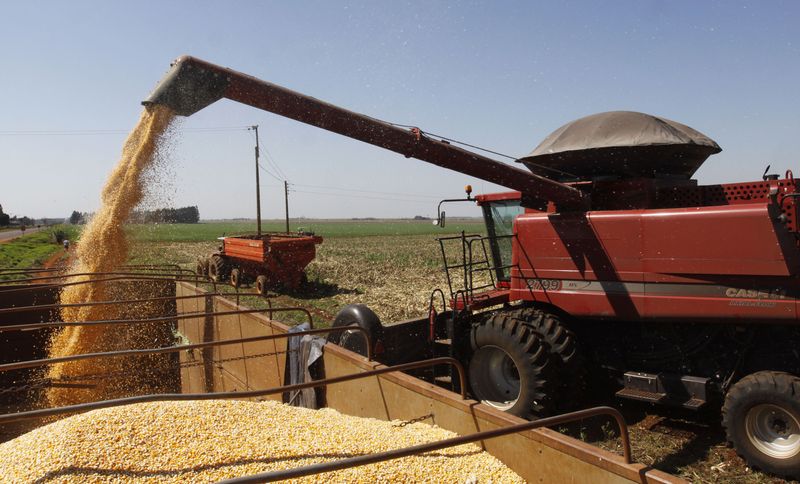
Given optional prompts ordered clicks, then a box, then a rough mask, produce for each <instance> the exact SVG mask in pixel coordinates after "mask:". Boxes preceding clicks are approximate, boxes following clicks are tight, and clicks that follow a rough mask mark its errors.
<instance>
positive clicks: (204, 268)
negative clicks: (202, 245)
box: [195, 257, 208, 277]
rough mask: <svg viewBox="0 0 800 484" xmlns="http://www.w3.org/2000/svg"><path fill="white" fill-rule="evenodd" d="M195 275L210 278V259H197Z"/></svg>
mask: <svg viewBox="0 0 800 484" xmlns="http://www.w3.org/2000/svg"><path fill="white" fill-rule="evenodd" d="M195 273H197V275H198V276H199V277H208V259H206V258H205V257H198V258H197V265H196V266H195Z"/></svg>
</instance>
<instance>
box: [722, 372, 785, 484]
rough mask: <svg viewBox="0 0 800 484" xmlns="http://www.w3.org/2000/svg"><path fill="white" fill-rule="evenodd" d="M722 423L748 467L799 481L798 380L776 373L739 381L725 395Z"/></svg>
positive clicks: (757, 374)
mask: <svg viewBox="0 0 800 484" xmlns="http://www.w3.org/2000/svg"><path fill="white" fill-rule="evenodd" d="M722 424H723V426H724V427H725V432H726V434H727V437H728V441H730V442H731V443H732V444H733V447H734V448H735V449H736V452H738V453H739V455H741V456H742V457H743V458H744V460H745V461H746V462H747V464H748V465H750V466H751V467H754V468H758V469H761V470H763V471H766V472H769V473H772V474H776V475H778V476H781V477H785V478H794V479H797V478H800V378H798V377H796V376H794V375H791V374H789V373H783V372H776V371H760V372H758V373H753V374H752V375H748V376H746V377H744V378H742V379H741V380H739V381H738V382H737V383H736V384H735V385H733V387H731V389H730V391H729V392H728V394H727V395H726V396H725V405H724V407H723V409H722Z"/></svg>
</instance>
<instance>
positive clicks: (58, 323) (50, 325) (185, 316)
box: [0, 307, 314, 333]
mask: <svg viewBox="0 0 800 484" xmlns="http://www.w3.org/2000/svg"><path fill="white" fill-rule="evenodd" d="M289 311H300V312H302V313H305V315H306V317H307V318H308V324H309V326H311V327H312V328H313V326H314V322H313V319H312V317H311V312H310V311H309V310H308V309H306V308H301V307H285V308H264V309H237V310H235V311H216V312H202V313H186V314H179V315H175V316H159V317H156V318H141V319H104V320H97V321H75V322H72V321H54V322H49V323H29V324H17V325H6V326H0V333H4V332H9V331H29V330H32V329H46V328H61V327H66V326H98V325H116V324H136V323H164V322H171V321H177V320H182V319H193V318H200V317H204V316H232V315H236V314H253V313H263V312H269V313H270V314H271V313H273V312H289Z"/></svg>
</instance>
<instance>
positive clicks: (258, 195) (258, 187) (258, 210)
mask: <svg viewBox="0 0 800 484" xmlns="http://www.w3.org/2000/svg"><path fill="white" fill-rule="evenodd" d="M250 129H252V130H253V131H255V132H256V226H257V229H256V233H257V234H258V236H259V237H261V181H260V179H259V176H258V175H259V173H258V168H259V167H258V155H259V149H258V125H257V124H256V125H253V126H250ZM287 204H288V202H287ZM287 220H288V219H287ZM287 224H288V221H287ZM287 226H288V225H287Z"/></svg>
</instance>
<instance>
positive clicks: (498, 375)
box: [468, 312, 555, 419]
mask: <svg viewBox="0 0 800 484" xmlns="http://www.w3.org/2000/svg"><path fill="white" fill-rule="evenodd" d="M471 343H472V350H473V353H472V357H471V358H470V362H469V370H468V373H469V383H470V388H471V389H472V393H473V394H474V396H475V398H477V399H478V400H481V401H482V402H483V403H486V404H487V405H490V406H492V407H495V408H497V409H499V410H503V411H506V412H508V413H511V414H514V415H517V416H519V417H522V418H527V419H531V418H535V417H541V416H544V415H547V414H549V413H550V412H552V410H553V397H554V388H553V387H554V384H555V380H554V379H553V378H552V371H553V364H552V363H551V357H550V351H549V347H548V345H547V343H546V342H545V341H544V340H543V338H541V337H540V336H539V335H538V334H537V332H536V331H535V330H534V328H533V327H531V326H530V325H528V324H527V323H526V322H525V321H523V320H521V319H519V318H517V317H514V315H512V314H509V313H502V312H501V313H497V314H494V315H493V316H491V317H489V318H487V319H485V320H483V321H481V322H479V323H478V324H476V325H475V326H473V328H472V334H471Z"/></svg>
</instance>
